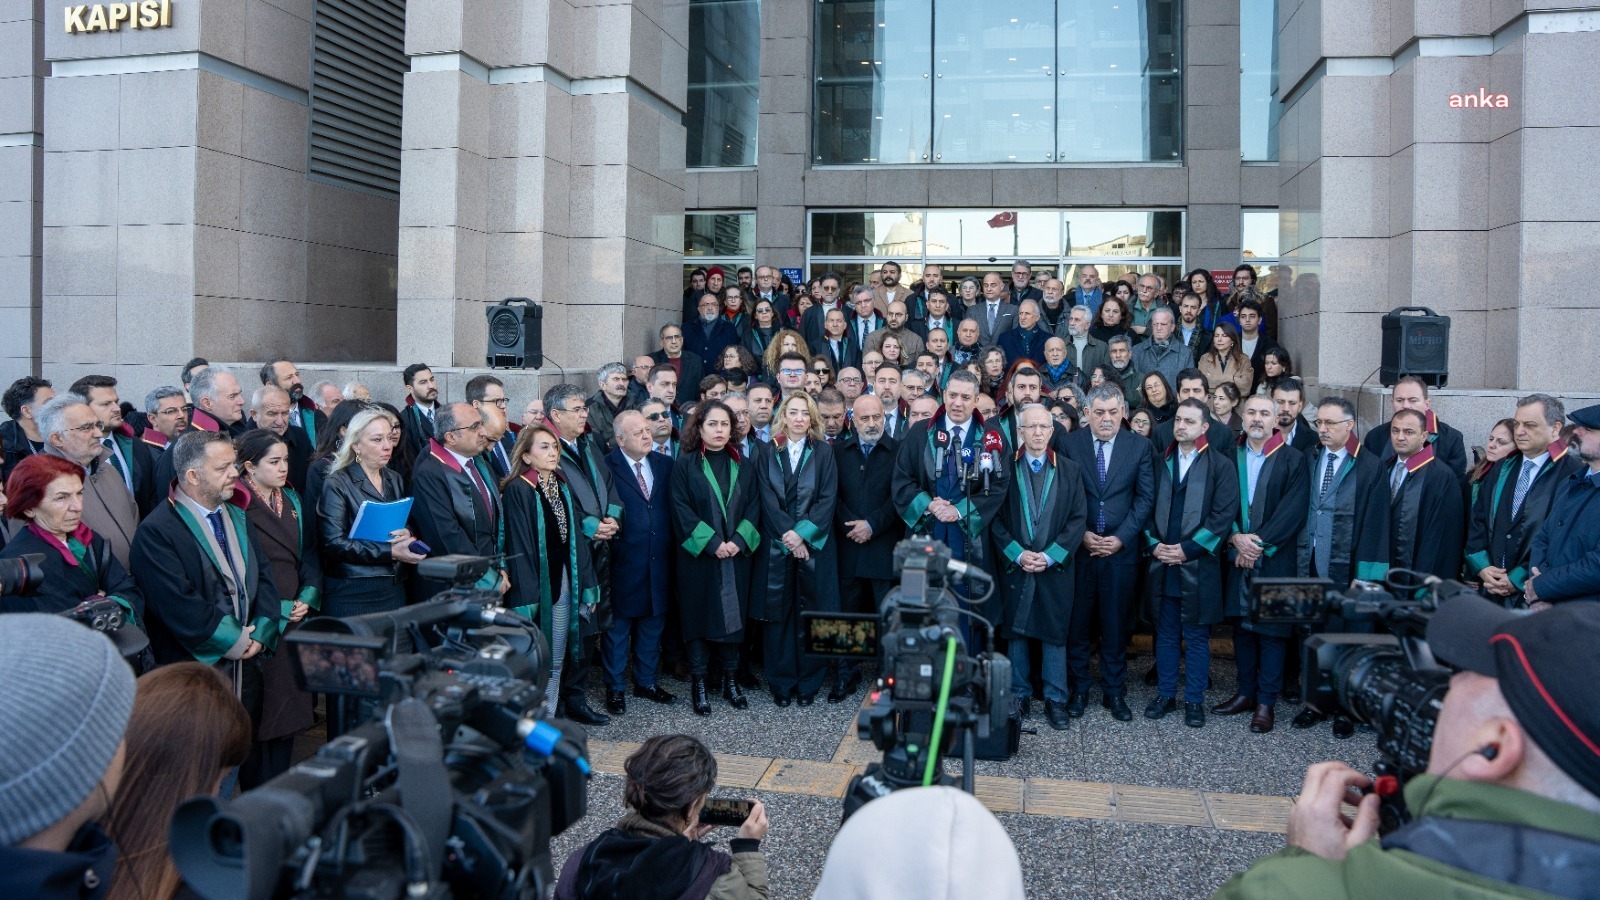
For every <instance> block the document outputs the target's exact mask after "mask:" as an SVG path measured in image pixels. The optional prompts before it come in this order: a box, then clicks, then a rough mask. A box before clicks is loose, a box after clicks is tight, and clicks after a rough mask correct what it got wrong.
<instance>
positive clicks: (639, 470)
mask: <svg viewBox="0 0 1600 900" xmlns="http://www.w3.org/2000/svg"><path fill="white" fill-rule="evenodd" d="M633 474H634V475H635V476H636V477H637V478H638V479H639V493H641V494H644V499H646V500H649V499H650V485H648V484H646V483H645V480H644V462H643V461H639V462H635V463H634V464H633Z"/></svg>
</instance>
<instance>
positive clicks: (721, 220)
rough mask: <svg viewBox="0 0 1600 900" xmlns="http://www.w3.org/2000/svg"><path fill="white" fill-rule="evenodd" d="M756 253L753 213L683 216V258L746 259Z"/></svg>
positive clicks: (692, 214) (754, 216) (693, 214)
mask: <svg viewBox="0 0 1600 900" xmlns="http://www.w3.org/2000/svg"><path fill="white" fill-rule="evenodd" d="M755 253H756V214H755V213H690V214H688V215H686V216H684V217H683V255H684V256H685V257H690V258H693V257H730V256H731V257H743V258H747V259H748V258H751V257H754V256H755Z"/></svg>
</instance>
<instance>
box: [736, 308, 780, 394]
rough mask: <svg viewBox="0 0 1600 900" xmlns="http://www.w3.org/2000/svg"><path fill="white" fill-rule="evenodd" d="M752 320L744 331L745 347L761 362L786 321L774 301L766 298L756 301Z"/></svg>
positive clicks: (751, 314) (753, 373)
mask: <svg viewBox="0 0 1600 900" xmlns="http://www.w3.org/2000/svg"><path fill="white" fill-rule="evenodd" d="M750 320H751V324H750V330H749V331H746V332H745V333H744V341H743V342H744V348H745V349H746V350H749V351H750V355H751V356H752V357H754V358H755V359H756V360H757V362H758V363H759V362H761V361H762V360H763V359H764V358H765V357H766V355H767V348H768V347H770V346H772V339H773V338H775V337H777V336H778V333H779V332H781V331H783V326H784V322H783V319H782V318H780V317H779V316H778V313H777V310H776V309H775V308H774V307H773V305H772V301H771V300H766V299H761V300H757V301H756V303H755V308H754V310H753V311H752V312H751V313H750ZM750 374H752V375H755V376H758V377H759V376H761V375H762V374H770V372H767V373H764V372H762V371H757V372H751V373H750Z"/></svg>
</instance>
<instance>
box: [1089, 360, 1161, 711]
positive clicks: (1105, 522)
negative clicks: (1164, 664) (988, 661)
mask: <svg viewBox="0 0 1600 900" xmlns="http://www.w3.org/2000/svg"><path fill="white" fill-rule="evenodd" d="M1088 404H1089V416H1088V418H1089V427H1088V428H1087V429H1085V430H1082V431H1074V432H1072V433H1071V434H1069V435H1067V458H1068V459H1071V460H1072V461H1073V462H1075V463H1077V464H1078V468H1080V469H1082V470H1083V486H1084V489H1085V491H1086V492H1087V497H1088V501H1089V523H1088V524H1089V528H1088V531H1087V532H1086V533H1085V534H1084V536H1083V549H1084V550H1085V551H1087V553H1086V554H1085V555H1082V556H1079V557H1078V571H1077V579H1078V584H1077V592H1076V596H1075V597H1074V599H1073V604H1072V621H1071V623H1070V624H1069V625H1068V631H1067V669H1068V673H1069V675H1070V679H1069V682H1068V683H1069V684H1070V685H1071V695H1070V696H1069V697H1068V698H1067V714H1068V715H1069V716H1071V717H1073V718H1077V717H1078V716H1081V715H1083V713H1084V708H1085V707H1086V706H1087V705H1088V703H1089V643H1090V641H1091V639H1092V638H1093V636H1094V631H1093V628H1094V620H1095V617H1096V616H1097V615H1098V616H1099V619H1100V632H1099V633H1100V682H1101V685H1102V687H1103V690H1104V697H1103V698H1102V699H1101V703H1102V704H1103V705H1104V706H1105V707H1106V709H1109V710H1111V714H1112V715H1113V716H1115V717H1116V718H1118V719H1120V720H1122V721H1124V722H1127V721H1131V720H1132V719H1133V712H1132V711H1131V710H1130V709H1128V704H1127V700H1126V699H1125V695H1126V693H1127V680H1128V662H1127V657H1126V654H1127V647H1128V624H1129V619H1130V617H1131V615H1132V612H1133V604H1134V600H1135V596H1136V594H1137V592H1138V565H1139V546H1138V536H1139V534H1140V532H1141V531H1142V530H1143V529H1144V526H1145V523H1146V522H1147V521H1148V520H1149V519H1150V512H1151V510H1153V509H1154V508H1155V495H1156V484H1155V479H1156V471H1155V451H1154V450H1153V449H1151V446H1150V442H1149V441H1148V440H1146V439H1145V438H1143V437H1141V436H1139V435H1137V434H1134V433H1133V432H1131V431H1128V430H1126V429H1124V428H1123V427H1122V423H1123V421H1125V420H1126V419H1127V416H1128V404H1127V401H1126V400H1124V399H1123V396H1122V392H1121V391H1120V390H1118V389H1117V388H1116V387H1115V386H1113V385H1109V384H1104V385H1101V386H1100V387H1097V388H1095V389H1094V390H1091V391H1090V392H1089V396H1088Z"/></svg>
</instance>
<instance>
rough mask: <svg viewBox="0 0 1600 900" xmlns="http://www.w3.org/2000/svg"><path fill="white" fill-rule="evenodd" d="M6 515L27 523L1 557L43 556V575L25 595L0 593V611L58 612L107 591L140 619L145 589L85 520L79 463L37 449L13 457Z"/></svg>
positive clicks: (134, 619)
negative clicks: (16, 458) (16, 459)
mask: <svg viewBox="0 0 1600 900" xmlns="http://www.w3.org/2000/svg"><path fill="white" fill-rule="evenodd" d="M5 496H6V497H7V498H9V503H10V506H9V509H8V510H7V514H8V518H9V519H11V520H12V521H13V522H17V523H26V524H25V525H23V526H22V528H21V529H19V530H18V531H17V533H16V535H15V536H14V537H12V538H11V540H10V541H9V542H8V543H7V544H6V545H5V549H4V550H0V559H16V558H18V557H21V556H23V555H24V554H29V553H35V554H38V555H40V556H41V557H43V562H42V563H41V564H40V568H41V569H42V570H43V571H44V581H43V583H42V584H40V586H39V589H38V590H37V591H36V592H34V593H32V594H26V595H6V596H5V597H3V598H0V613H13V612H41V613H62V612H66V611H67V610H69V609H72V608H74V607H76V606H77V605H78V604H80V603H82V602H83V601H84V600H86V599H90V598H94V597H97V596H98V597H105V598H107V599H110V600H113V601H115V602H116V603H117V605H118V606H121V607H122V608H123V610H124V611H125V612H126V613H127V614H128V617H129V619H130V621H132V622H133V623H134V624H135V625H138V626H141V627H142V626H143V625H144V595H143V594H141V593H140V592H139V588H138V586H137V585H136V584H134V581H133V576H132V575H129V574H128V570H127V569H125V568H123V566H122V563H120V562H118V561H117V558H116V557H115V556H113V555H112V553H111V545H110V544H107V543H106V540H105V538H102V537H100V536H99V535H97V534H95V533H94V532H93V531H90V530H89V526H87V525H85V524H83V469H82V468H81V467H79V466H77V465H74V464H73V463H71V462H69V461H68V460H66V459H63V458H61V457H59V456H51V455H49V454H42V453H41V454H35V455H33V456H29V457H26V458H25V459H23V460H22V462H20V463H17V465H16V467H15V468H14V469H12V470H11V477H10V478H9V479H7V481H6V491H5Z"/></svg>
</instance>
